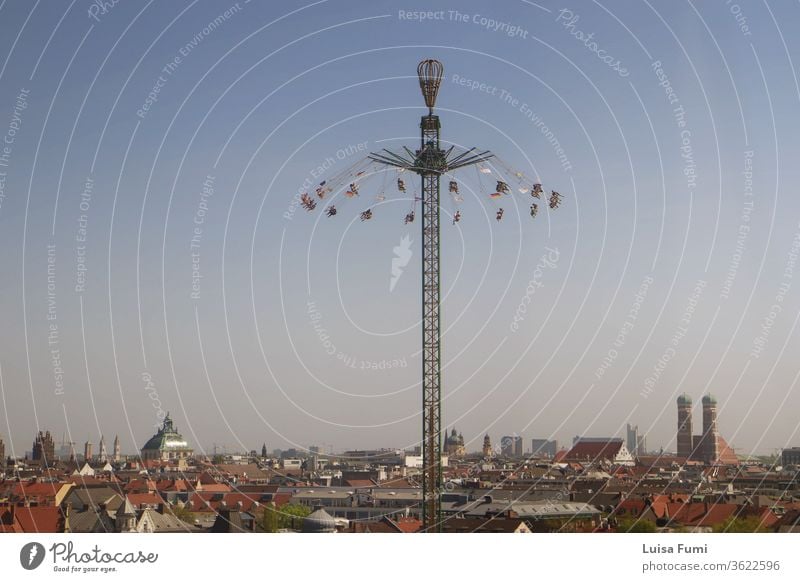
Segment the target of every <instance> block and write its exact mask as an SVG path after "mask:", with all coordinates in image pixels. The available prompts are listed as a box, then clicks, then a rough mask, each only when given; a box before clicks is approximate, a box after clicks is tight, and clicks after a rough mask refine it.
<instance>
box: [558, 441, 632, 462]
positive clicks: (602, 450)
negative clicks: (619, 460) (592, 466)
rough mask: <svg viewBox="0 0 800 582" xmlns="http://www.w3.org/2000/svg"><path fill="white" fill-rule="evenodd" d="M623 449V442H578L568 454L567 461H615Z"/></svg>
mask: <svg viewBox="0 0 800 582" xmlns="http://www.w3.org/2000/svg"><path fill="white" fill-rule="evenodd" d="M621 448H622V440H607V441H578V442H577V443H576V444H575V445H574V446H573V447H572V448H571V449H570V450H569V452H568V453H567V455H566V458H567V459H575V460H581V461H583V460H590V461H596V460H601V459H607V460H613V459H614V458H615V457H616V456H617V454H618V453H619V451H620V449H621Z"/></svg>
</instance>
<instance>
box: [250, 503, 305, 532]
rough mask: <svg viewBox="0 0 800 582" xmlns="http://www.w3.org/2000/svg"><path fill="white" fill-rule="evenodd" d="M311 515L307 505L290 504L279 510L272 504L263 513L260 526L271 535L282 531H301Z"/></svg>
mask: <svg viewBox="0 0 800 582" xmlns="http://www.w3.org/2000/svg"><path fill="white" fill-rule="evenodd" d="M310 513H311V509H310V508H308V507H306V506H305V505H299V504H296V503H290V504H288V505H284V506H283V507H281V508H280V509H278V508H276V507H275V504H274V503H270V504H269V505H267V506H266V507H264V511H263V512H262V513H261V519H260V521H259V526H260V527H261V529H262V530H263V531H265V532H269V533H274V532H277V531H279V530H282V529H300V528H301V527H303V519H304V518H305V517H306V516H307V515H308V514H310Z"/></svg>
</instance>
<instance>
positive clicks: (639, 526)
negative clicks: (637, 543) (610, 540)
mask: <svg viewBox="0 0 800 582" xmlns="http://www.w3.org/2000/svg"><path fill="white" fill-rule="evenodd" d="M617 531H618V532H624V533H655V531H656V524H654V523H653V522H652V521H650V520H648V519H631V518H627V519H620V520H619V523H618V525H617Z"/></svg>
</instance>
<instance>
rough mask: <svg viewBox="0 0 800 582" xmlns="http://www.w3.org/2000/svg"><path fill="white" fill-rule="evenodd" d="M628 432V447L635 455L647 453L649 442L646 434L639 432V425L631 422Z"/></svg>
mask: <svg viewBox="0 0 800 582" xmlns="http://www.w3.org/2000/svg"><path fill="white" fill-rule="evenodd" d="M626 433H627V438H626V439H625V445H626V446H627V447H628V451H630V453H631V454H632V455H634V456H638V455H645V454H647V443H646V441H645V437H644V435H643V434H640V433H639V426H638V425H637V426H632V425H630V424H629V425H628V426H627V429H626Z"/></svg>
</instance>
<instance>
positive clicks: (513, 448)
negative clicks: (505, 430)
mask: <svg viewBox="0 0 800 582" xmlns="http://www.w3.org/2000/svg"><path fill="white" fill-rule="evenodd" d="M500 452H501V453H502V455H503V456H504V457H521V456H522V437H521V436H504V437H503V438H501V439H500Z"/></svg>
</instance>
